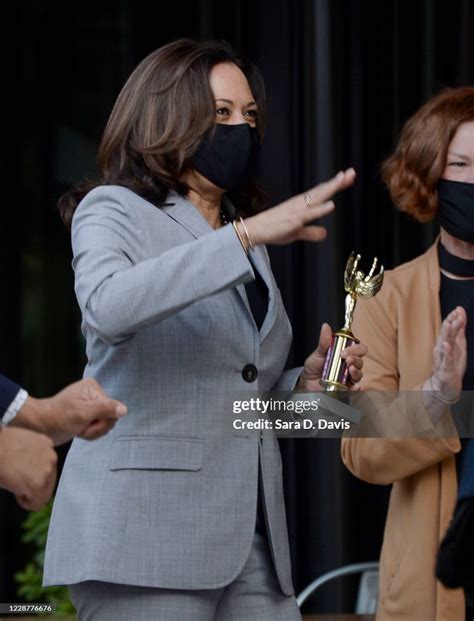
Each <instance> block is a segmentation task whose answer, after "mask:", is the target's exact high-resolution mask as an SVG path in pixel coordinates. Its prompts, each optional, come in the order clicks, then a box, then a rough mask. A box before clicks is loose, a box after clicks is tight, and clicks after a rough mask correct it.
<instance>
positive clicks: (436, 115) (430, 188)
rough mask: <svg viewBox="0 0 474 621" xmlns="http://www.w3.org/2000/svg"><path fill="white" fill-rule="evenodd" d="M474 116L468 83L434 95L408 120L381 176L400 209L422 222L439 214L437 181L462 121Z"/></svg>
mask: <svg viewBox="0 0 474 621" xmlns="http://www.w3.org/2000/svg"><path fill="white" fill-rule="evenodd" d="M473 120H474V87H472V86H465V87H460V88H450V89H446V90H444V91H442V92H441V93H439V94H438V95H436V96H434V97H432V98H431V99H429V100H428V101H427V102H426V103H425V104H424V105H423V106H422V107H421V108H420V109H419V110H418V111H417V112H415V114H414V115H413V116H412V117H411V118H410V119H409V120H408V121H407V122H406V124H405V126H404V127H403V130H402V134H401V136H400V140H399V142H398V145H397V147H396V149H395V151H394V153H393V154H392V155H391V156H390V157H389V158H387V159H386V160H385V162H384V163H383V165H382V178H383V180H384V182H385V184H386V185H387V187H388V189H389V191H390V195H391V197H392V200H393V202H394V203H395V205H396V206H397V207H398V208H399V209H400V210H401V211H406V212H407V213H409V214H410V215H411V216H413V217H414V218H415V219H416V220H418V221H419V222H427V221H429V220H432V219H433V218H434V217H435V216H436V213H437V210H438V192H437V189H436V185H437V183H438V180H439V179H440V177H441V175H442V174H443V171H444V168H445V166H446V159H447V154H448V147H449V144H450V142H451V140H452V139H453V138H454V134H455V133H456V131H457V129H458V127H459V126H460V125H461V123H465V122H467V121H473Z"/></svg>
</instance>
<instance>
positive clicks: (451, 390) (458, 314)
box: [424, 306, 467, 403]
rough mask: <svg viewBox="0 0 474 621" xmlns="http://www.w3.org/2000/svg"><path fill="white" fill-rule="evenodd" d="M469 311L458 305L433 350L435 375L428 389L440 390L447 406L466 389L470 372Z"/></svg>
mask: <svg viewBox="0 0 474 621" xmlns="http://www.w3.org/2000/svg"><path fill="white" fill-rule="evenodd" d="M466 323H467V316H466V311H465V310H464V308H462V306H457V307H456V308H455V309H454V310H453V311H451V312H450V313H449V315H448V316H447V317H446V319H445V320H444V321H443V323H442V325H441V330H440V333H439V335H438V339H437V341H436V345H435V348H434V350H433V374H432V375H431V377H430V378H429V379H428V380H427V382H425V386H424V389H425V390H431V391H436V392H437V393H439V398H440V400H442V401H445V402H446V403H449V402H455V401H456V400H457V399H458V398H459V396H460V393H461V390H462V380H463V377H464V373H465V371H466V364H467V346H466Z"/></svg>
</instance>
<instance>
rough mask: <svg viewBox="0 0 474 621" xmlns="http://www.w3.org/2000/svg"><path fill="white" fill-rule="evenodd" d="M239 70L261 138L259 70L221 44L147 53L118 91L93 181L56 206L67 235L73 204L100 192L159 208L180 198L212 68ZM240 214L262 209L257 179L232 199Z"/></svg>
mask: <svg viewBox="0 0 474 621" xmlns="http://www.w3.org/2000/svg"><path fill="white" fill-rule="evenodd" d="M222 62H228V63H233V64H235V65H237V66H238V67H239V68H240V69H241V70H242V72H243V73H244V75H245V77H246V78H247V80H248V82H249V85H250V89H251V91H252V94H253V97H254V98H255V101H256V103H257V106H258V118H257V129H258V132H259V135H260V139H262V138H263V134H264V131H265V121H266V103H265V87H264V83H263V79H262V76H261V74H260V71H259V70H258V69H257V68H256V67H255V65H253V64H252V63H250V62H248V61H247V60H245V59H244V58H243V57H241V56H239V55H238V54H237V53H236V52H235V51H234V50H233V49H232V48H231V47H230V45H228V44H227V43H226V42H223V41H208V42H203V43H200V42H196V41H192V40H190V39H180V40H178V41H175V42H173V43H169V44H167V45H164V46H163V47H160V48H159V49H157V50H155V51H154V52H152V53H151V54H150V55H149V56H147V57H146V58H145V59H144V60H142V62H141V63H140V64H139V65H138V66H137V67H136V69H135V70H134V71H133V73H132V74H131V75H130V77H129V78H128V80H127V82H126V84H125V86H124V87H123V89H122V91H121V92H120V94H119V96H118V98H117V101H116V102H115V105H114V107H113V109H112V113H111V115H110V117H109V120H108V122H107V125H106V128H105V131H104V134H103V137H102V141H101V143H100V146H99V151H98V154H97V166H98V171H99V175H98V178H96V179H94V180H85V181H83V182H82V183H80V184H79V185H77V186H76V187H75V188H73V189H72V190H71V191H69V192H67V193H66V194H64V195H63V196H62V197H61V198H60V199H59V201H58V209H59V212H60V214H61V218H62V220H63V222H64V224H65V226H66V228H67V229H68V230H70V228H71V222H72V218H73V215H74V212H75V210H76V208H77V205H78V204H79V202H80V201H81V200H82V198H83V197H84V196H85V195H86V194H87V193H88V192H89V191H90V190H92V189H93V188H94V187H96V186H98V185H121V186H124V187H126V188H129V189H130V190H132V191H133V192H136V193H137V194H139V195H140V196H142V197H143V198H145V199H147V200H149V201H151V202H153V203H154V204H156V205H158V206H159V205H160V204H161V203H163V202H164V201H165V199H166V196H167V194H168V192H169V191H170V190H175V191H176V192H178V193H179V194H182V195H185V194H186V193H187V192H188V190H189V188H188V187H187V185H186V184H185V183H184V182H183V181H182V178H183V174H184V173H185V172H187V171H188V170H191V168H192V156H193V155H194V153H195V152H196V150H197V148H198V146H199V144H200V143H201V141H202V139H203V137H204V135H205V134H206V133H207V132H208V131H210V130H211V128H212V127H213V126H214V123H215V105H214V98H213V93H212V91H211V87H210V84H209V73H210V71H211V69H212V67H214V66H215V65H217V64H219V63H222ZM231 198H232V200H233V202H234V204H235V205H236V207H237V208H238V209H239V210H240V211H242V212H243V213H245V214H251V213H256V212H257V211H260V210H261V209H262V208H263V207H264V206H265V197H264V194H263V192H262V191H261V190H260V189H259V187H258V185H257V184H256V182H255V180H253V181H251V182H250V183H249V184H248V186H247V187H246V188H244V189H243V190H242V191H240V192H238V193H233V194H232V196H231Z"/></svg>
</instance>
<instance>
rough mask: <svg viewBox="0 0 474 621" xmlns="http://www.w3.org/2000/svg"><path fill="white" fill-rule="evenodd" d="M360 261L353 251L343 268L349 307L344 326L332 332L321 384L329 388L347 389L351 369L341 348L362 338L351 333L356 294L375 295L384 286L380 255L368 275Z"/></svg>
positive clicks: (328, 390) (347, 306)
mask: <svg viewBox="0 0 474 621" xmlns="http://www.w3.org/2000/svg"><path fill="white" fill-rule="evenodd" d="M359 261H360V254H357V255H356V253H355V252H351V255H350V257H349V259H348V261H347V265H346V270H345V272H344V288H345V290H346V293H347V295H346V310H345V316H344V327H343V328H341V329H340V330H338V331H337V332H335V333H334V334H333V339H332V342H331V345H330V346H329V349H328V351H327V354H326V359H325V361H324V369H323V374H322V377H321V380H320V384H321V385H322V386H324V390H325V391H326V392H333V391H338V390H348V388H349V383H350V376H349V369H348V367H347V364H346V362H345V360H344V359H343V358H341V352H342V351H343V350H344V349H345V348H346V347H348V346H349V345H350V344H351V343H359V342H360V341H359V340H358V339H357V338H356V337H355V336H354V335H353V334H352V329H351V326H352V320H353V317H354V309H355V306H356V303H357V298H358V297H361V298H363V299H366V300H367V299H369V298H373V297H374V296H375V295H377V293H378V292H379V291H380V289H381V288H382V284H383V274H384V271H383V265H381V266H380V270H379V272H378V273H377V274H375V270H376V268H377V263H378V259H377V257H375V259H374V260H373V262H372V267H371V268H370V272H369V273H368V274H367V276H366V275H365V274H364V273H363V272H361V271H360V270H358V269H357V266H358V265H359Z"/></svg>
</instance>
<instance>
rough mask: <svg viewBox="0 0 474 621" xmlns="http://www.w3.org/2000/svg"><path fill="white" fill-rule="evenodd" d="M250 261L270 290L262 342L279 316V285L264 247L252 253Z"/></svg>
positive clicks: (261, 335) (259, 247) (261, 334)
mask: <svg viewBox="0 0 474 621" xmlns="http://www.w3.org/2000/svg"><path fill="white" fill-rule="evenodd" d="M250 260H251V262H252V264H253V266H254V269H256V270H257V271H258V272H259V274H260V276H261V277H262V279H263V282H264V283H265V284H266V285H267V288H268V309H267V314H266V315H265V319H264V321H263V324H262V327H261V328H260V342H262V341H263V339H264V338H265V337H266V336H267V334H268V333H269V332H270V329H271V327H272V326H273V324H274V322H275V319H276V315H277V284H276V281H275V278H274V276H273V273H272V270H271V267H270V261H269V259H268V256H267V254H266V250H265V248H264V247H262V246H257V247H256V248H255V249H254V250H253V251H251V253H250Z"/></svg>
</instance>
